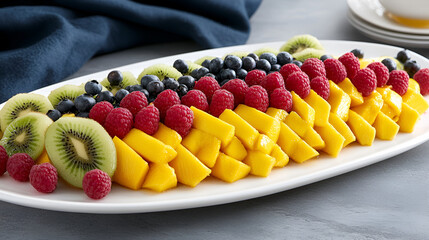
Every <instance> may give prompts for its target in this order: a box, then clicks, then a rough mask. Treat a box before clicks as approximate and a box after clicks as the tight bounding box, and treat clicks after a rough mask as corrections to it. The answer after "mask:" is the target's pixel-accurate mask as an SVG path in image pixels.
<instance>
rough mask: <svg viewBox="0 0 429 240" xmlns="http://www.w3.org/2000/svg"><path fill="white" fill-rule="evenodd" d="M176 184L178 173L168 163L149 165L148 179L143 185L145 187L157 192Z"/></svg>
mask: <svg viewBox="0 0 429 240" xmlns="http://www.w3.org/2000/svg"><path fill="white" fill-rule="evenodd" d="M176 186H177V177H176V174H175V173H174V169H173V168H172V167H170V166H169V165H168V163H151V164H150V165H149V172H148V173H147V176H146V179H145V181H144V183H143V185H142V187H143V188H147V189H150V190H153V191H157V192H164V191H165V190H168V189H171V188H174V187H176Z"/></svg>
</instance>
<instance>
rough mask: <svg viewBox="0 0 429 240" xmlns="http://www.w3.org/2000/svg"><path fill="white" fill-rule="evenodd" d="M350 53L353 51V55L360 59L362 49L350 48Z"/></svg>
mask: <svg viewBox="0 0 429 240" xmlns="http://www.w3.org/2000/svg"><path fill="white" fill-rule="evenodd" d="M350 52H351V53H353V55H355V57H357V58H359V59H362V58H363V55H364V54H363V51H362V49H358V48H356V49H353V50H351V51H350Z"/></svg>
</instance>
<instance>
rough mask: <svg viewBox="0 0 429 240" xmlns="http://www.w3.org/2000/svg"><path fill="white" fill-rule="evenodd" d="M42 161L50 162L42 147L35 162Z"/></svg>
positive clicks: (39, 162)
mask: <svg viewBox="0 0 429 240" xmlns="http://www.w3.org/2000/svg"><path fill="white" fill-rule="evenodd" d="M42 163H52V162H51V160H50V159H49V156H48V152H46V149H43V152H42V154H40V156H39V157H38V158H37V159H36V164H42Z"/></svg>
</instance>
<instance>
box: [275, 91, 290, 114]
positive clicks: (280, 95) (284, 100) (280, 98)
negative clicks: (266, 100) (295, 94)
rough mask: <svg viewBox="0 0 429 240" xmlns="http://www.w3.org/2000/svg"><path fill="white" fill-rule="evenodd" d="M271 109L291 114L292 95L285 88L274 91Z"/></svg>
mask: <svg viewBox="0 0 429 240" xmlns="http://www.w3.org/2000/svg"><path fill="white" fill-rule="evenodd" d="M270 107H274V108H279V109H283V110H285V111H286V112H290V111H291V110H292V94H290V92H289V91H288V90H286V89H284V88H276V89H274V91H273V92H272V93H271V94H270Z"/></svg>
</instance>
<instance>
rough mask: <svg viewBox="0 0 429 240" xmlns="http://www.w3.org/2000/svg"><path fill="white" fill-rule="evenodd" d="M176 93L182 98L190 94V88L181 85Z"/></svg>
mask: <svg viewBox="0 0 429 240" xmlns="http://www.w3.org/2000/svg"><path fill="white" fill-rule="evenodd" d="M176 92H177V94H178V95H179V97H180V98H181V97H183V96H185V95H186V94H187V93H188V87H187V86H186V85H185V84H180V85H179V87H178V88H177V89H176Z"/></svg>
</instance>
